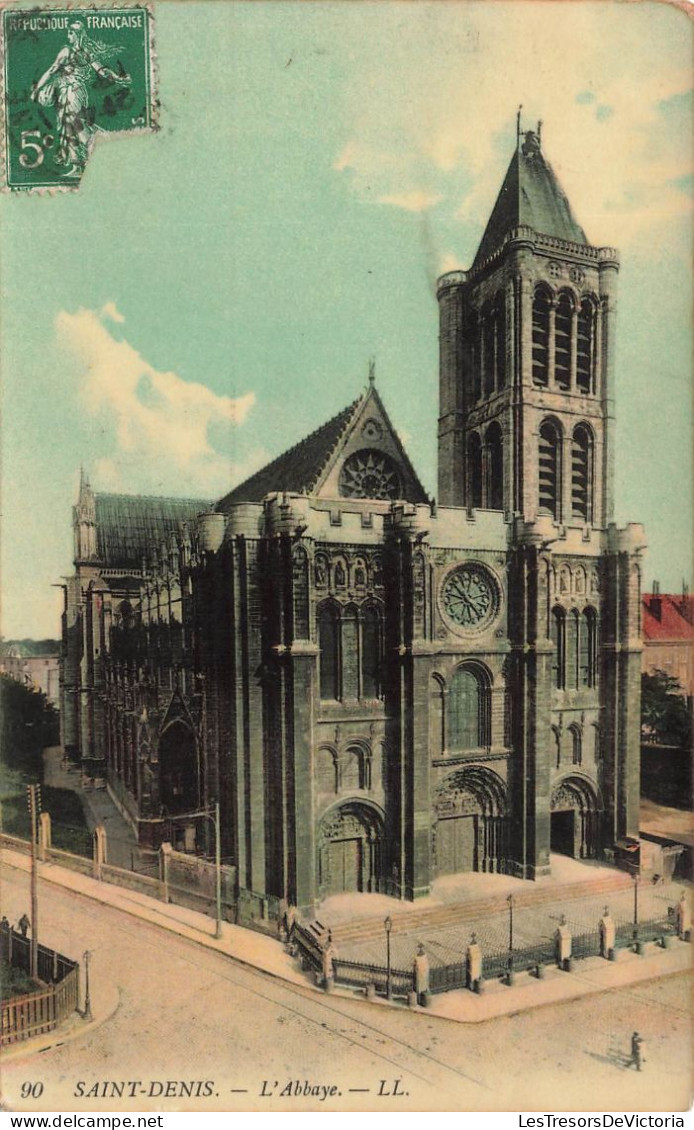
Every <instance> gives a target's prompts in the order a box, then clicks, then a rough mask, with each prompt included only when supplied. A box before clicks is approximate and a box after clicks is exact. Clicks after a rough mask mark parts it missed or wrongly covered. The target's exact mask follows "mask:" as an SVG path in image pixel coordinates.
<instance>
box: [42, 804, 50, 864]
mask: <svg viewBox="0 0 694 1130" xmlns="http://www.w3.org/2000/svg"><path fill="white" fill-rule="evenodd" d="M50 850H51V815H50V812H42V813H41V814H40V815H39V859H40V860H41V861H42V863H45V862H46V858H47V856H48V852H49V851H50Z"/></svg>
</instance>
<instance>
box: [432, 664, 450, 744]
mask: <svg viewBox="0 0 694 1130" xmlns="http://www.w3.org/2000/svg"><path fill="white" fill-rule="evenodd" d="M445 702H446V695H445V685H444V681H443V679H442V678H441V676H440V675H432V676H431V679H430V680H429V750H430V752H431V756H432V757H433V758H437V757H441V755H442V753H443V751H444V750H445V748H446V732H445V731H446V727H445V713H444V706H445Z"/></svg>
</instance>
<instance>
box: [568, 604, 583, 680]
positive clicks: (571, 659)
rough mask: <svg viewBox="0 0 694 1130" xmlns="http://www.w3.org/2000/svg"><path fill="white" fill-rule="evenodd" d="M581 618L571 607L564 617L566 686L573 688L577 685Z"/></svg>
mask: <svg viewBox="0 0 694 1130" xmlns="http://www.w3.org/2000/svg"><path fill="white" fill-rule="evenodd" d="M580 627H581V618H580V616H579V614H578V611H577V610H576V609H575V608H573V609H572V610H571V612H570V613H569V615H568V616H567V618H566V686H567V687H568V688H569V690H575V689H576V687H577V686H578V670H579V658H578V652H579V647H580V638H581V633H580Z"/></svg>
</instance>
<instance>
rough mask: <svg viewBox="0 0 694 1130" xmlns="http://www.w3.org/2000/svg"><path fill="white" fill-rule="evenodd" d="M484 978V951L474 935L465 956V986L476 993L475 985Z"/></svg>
mask: <svg viewBox="0 0 694 1130" xmlns="http://www.w3.org/2000/svg"><path fill="white" fill-rule="evenodd" d="M481 977H482V950H481V948H480V945H479V942H478V941H477V939H476V937H475V935H474V934H473V935H472V938H471V939H470V942H469V944H468V947H467V952H466V954H465V984H466V986H467V988H468V989H472V990H473V992H474V986H475V984H476V983H477V982H478V981H479V980H480V978H481Z"/></svg>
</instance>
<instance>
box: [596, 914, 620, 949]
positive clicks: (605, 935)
mask: <svg viewBox="0 0 694 1130" xmlns="http://www.w3.org/2000/svg"><path fill="white" fill-rule="evenodd" d="M598 929H599V931H600V956H601V957H606V958H607V960H608V961H614V958H611V957H610V951H612V953H614V943H615V936H616V930H615V924H614V919H613V917H612V915H611V914H610V912H609V910H608V909H607V907H605V913H604V914H603V916H602V918H601V919H600V923H599V926H598Z"/></svg>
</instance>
